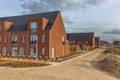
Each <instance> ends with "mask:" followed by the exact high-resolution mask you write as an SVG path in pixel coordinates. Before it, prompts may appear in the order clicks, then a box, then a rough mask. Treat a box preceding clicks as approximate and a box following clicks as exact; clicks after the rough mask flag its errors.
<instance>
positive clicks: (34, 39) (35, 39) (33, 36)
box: [31, 35, 37, 45]
mask: <svg viewBox="0 0 120 80" xmlns="http://www.w3.org/2000/svg"><path fill="white" fill-rule="evenodd" d="M36 43H37V36H36V35H31V44H32V45H35V44H36Z"/></svg>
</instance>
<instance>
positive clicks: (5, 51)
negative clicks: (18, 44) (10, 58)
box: [2, 47, 7, 55]
mask: <svg viewBox="0 0 120 80" xmlns="http://www.w3.org/2000/svg"><path fill="white" fill-rule="evenodd" d="M2 54H3V55H6V54H7V49H6V47H3V48H2Z"/></svg>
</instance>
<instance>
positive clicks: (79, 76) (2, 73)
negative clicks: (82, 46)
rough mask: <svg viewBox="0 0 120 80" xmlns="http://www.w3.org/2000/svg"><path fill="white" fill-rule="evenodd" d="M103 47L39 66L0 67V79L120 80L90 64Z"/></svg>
mask: <svg viewBox="0 0 120 80" xmlns="http://www.w3.org/2000/svg"><path fill="white" fill-rule="evenodd" d="M102 51H103V49H96V50H93V51H90V52H89V53H87V54H85V55H82V56H78V57H76V58H73V59H70V60H67V61H64V62H61V63H56V64H54V65H52V66H47V67H38V68H16V69H15V68H0V80H120V79H116V78H114V77H111V76H109V75H107V74H104V73H102V72H100V71H98V70H96V69H94V68H93V67H92V66H91V65H90V63H89V62H90V61H91V60H92V59H94V58H95V57H97V56H98V55H99V54H100V52H102Z"/></svg>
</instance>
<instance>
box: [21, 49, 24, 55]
mask: <svg viewBox="0 0 120 80" xmlns="http://www.w3.org/2000/svg"><path fill="white" fill-rule="evenodd" d="M23 55H24V48H23V47H20V56H23Z"/></svg>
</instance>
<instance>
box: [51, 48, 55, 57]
mask: <svg viewBox="0 0 120 80" xmlns="http://www.w3.org/2000/svg"><path fill="white" fill-rule="evenodd" d="M52 58H55V48H52Z"/></svg>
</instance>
